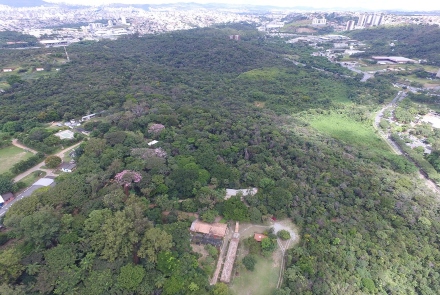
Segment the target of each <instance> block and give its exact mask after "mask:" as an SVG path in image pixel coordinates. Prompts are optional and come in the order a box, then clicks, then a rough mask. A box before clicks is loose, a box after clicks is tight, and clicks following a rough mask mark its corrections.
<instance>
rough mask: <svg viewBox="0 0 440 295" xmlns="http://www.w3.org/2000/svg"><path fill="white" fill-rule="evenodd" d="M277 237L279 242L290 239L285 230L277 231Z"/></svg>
mask: <svg viewBox="0 0 440 295" xmlns="http://www.w3.org/2000/svg"><path fill="white" fill-rule="evenodd" d="M277 236H278V237H279V238H280V239H281V240H284V241H286V240H289V239H290V233H289V232H288V231H287V230H285V229H282V230H280V231H278V232H277Z"/></svg>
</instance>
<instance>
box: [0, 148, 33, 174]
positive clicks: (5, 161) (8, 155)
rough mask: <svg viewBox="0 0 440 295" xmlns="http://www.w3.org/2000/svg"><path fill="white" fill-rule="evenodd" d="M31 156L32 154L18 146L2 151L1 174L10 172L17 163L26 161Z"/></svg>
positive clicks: (0, 160) (0, 150)
mask: <svg viewBox="0 0 440 295" xmlns="http://www.w3.org/2000/svg"><path fill="white" fill-rule="evenodd" d="M31 156H32V153H31V152H26V151H24V150H22V149H20V148H18V147H16V146H9V147H6V148H3V149H0V174H2V173H5V172H8V171H9V169H11V168H12V166H14V164H15V163H18V162H20V161H22V160H26V159H28V158H30V157H31Z"/></svg>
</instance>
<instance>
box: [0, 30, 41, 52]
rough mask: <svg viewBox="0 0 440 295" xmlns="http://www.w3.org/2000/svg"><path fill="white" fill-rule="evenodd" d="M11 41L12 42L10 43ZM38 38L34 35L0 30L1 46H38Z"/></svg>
mask: <svg viewBox="0 0 440 295" xmlns="http://www.w3.org/2000/svg"><path fill="white" fill-rule="evenodd" d="M8 42H9V43H11V44H8ZM37 44H38V40H37V38H35V37H34V36H31V35H25V34H22V33H19V32H15V31H2V32H0V48H18V47H33V46H37Z"/></svg>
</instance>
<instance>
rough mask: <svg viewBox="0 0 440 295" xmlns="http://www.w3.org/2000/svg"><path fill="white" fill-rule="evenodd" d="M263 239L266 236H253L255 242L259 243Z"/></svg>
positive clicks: (257, 234) (256, 234)
mask: <svg viewBox="0 0 440 295" xmlns="http://www.w3.org/2000/svg"><path fill="white" fill-rule="evenodd" d="M264 238H267V236H265V235H263V234H259V233H255V234H254V240H255V241H257V242H261V240H263V239H264Z"/></svg>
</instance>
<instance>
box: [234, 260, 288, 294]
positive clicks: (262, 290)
mask: <svg viewBox="0 0 440 295" xmlns="http://www.w3.org/2000/svg"><path fill="white" fill-rule="evenodd" d="M256 259H257V264H255V270H254V271H252V272H251V271H248V270H243V271H241V272H240V274H239V276H238V277H234V279H233V281H232V284H231V291H232V294H234V295H268V294H272V293H273V291H274V290H275V289H276V285H277V283H278V276H279V273H280V265H279V263H278V265H276V264H275V263H274V261H273V259H272V257H269V258H265V257H262V256H256Z"/></svg>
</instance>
